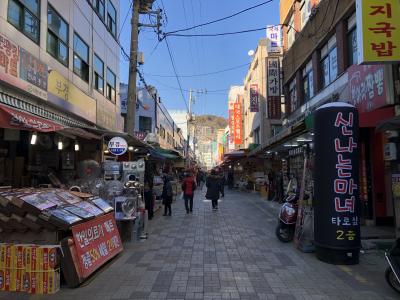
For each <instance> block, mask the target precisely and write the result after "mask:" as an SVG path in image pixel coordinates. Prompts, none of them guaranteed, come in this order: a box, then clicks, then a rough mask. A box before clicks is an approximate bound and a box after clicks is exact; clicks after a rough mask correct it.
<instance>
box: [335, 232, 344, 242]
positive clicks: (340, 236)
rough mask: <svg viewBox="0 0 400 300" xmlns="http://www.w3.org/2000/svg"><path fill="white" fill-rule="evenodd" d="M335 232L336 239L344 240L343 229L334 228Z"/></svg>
mask: <svg viewBox="0 0 400 300" xmlns="http://www.w3.org/2000/svg"><path fill="white" fill-rule="evenodd" d="M336 234H337V236H336V239H337V240H344V237H343V236H344V231H343V230H336Z"/></svg>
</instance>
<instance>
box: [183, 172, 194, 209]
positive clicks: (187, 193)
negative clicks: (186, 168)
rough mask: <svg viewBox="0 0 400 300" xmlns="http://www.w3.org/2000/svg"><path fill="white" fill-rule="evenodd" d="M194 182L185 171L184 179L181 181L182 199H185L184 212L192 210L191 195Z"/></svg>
mask: <svg viewBox="0 0 400 300" xmlns="http://www.w3.org/2000/svg"><path fill="white" fill-rule="evenodd" d="M196 187H197V186H196V182H195V181H194V179H193V177H192V175H191V174H190V173H186V176H185V179H184V180H183V182H182V191H183V199H185V208H186V213H187V214H188V213H192V212H193V195H194V190H195V189H196Z"/></svg>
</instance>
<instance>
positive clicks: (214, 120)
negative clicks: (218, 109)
mask: <svg viewBox="0 0 400 300" xmlns="http://www.w3.org/2000/svg"><path fill="white" fill-rule="evenodd" d="M194 123H195V124H198V125H207V126H210V127H212V128H214V129H222V128H225V127H226V126H227V125H228V120H227V119H225V118H223V117H219V116H214V115H200V116H196V119H195V121H194Z"/></svg>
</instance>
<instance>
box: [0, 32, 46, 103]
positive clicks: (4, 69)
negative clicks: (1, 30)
mask: <svg viewBox="0 0 400 300" xmlns="http://www.w3.org/2000/svg"><path fill="white" fill-rule="evenodd" d="M0 80H2V81H4V82H6V83H8V84H11V85H13V86H15V87H17V88H19V89H21V90H23V91H25V92H28V93H30V94H32V95H35V96H37V97H39V98H41V99H44V100H46V99H47V65H45V64H44V63H42V62H40V60H39V59H37V58H36V57H34V56H33V55H32V54H30V53H29V52H28V51H26V50H25V49H23V48H21V47H19V46H18V45H17V44H15V43H14V42H13V41H11V40H10V39H8V38H7V37H5V36H4V35H1V34H0Z"/></svg>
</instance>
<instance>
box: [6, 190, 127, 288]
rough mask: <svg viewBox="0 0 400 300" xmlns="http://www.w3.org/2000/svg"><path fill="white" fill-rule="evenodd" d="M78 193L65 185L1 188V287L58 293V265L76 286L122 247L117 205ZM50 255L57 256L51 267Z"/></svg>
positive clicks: (69, 283)
mask: <svg viewBox="0 0 400 300" xmlns="http://www.w3.org/2000/svg"><path fill="white" fill-rule="evenodd" d="M77 195H80V196H83V195H82V194H74V192H69V191H65V190H61V189H33V188H26V189H0V240H1V241H3V242H4V244H0V290H5V291H10V292H12V291H15V292H17V291H18V292H28V293H32V294H51V293H55V292H56V291H57V290H58V289H59V286H60V270H61V272H62V274H63V275H64V276H63V277H64V278H65V281H66V283H67V285H68V286H69V287H76V286H78V285H79V284H81V283H82V282H83V281H84V280H85V279H86V278H87V277H88V276H89V275H91V274H92V273H93V272H95V271H96V270H97V269H98V268H100V267H101V266H102V265H103V264H104V263H105V262H107V261H108V260H110V259H111V258H113V257H114V256H116V255H117V254H118V253H120V252H121V251H122V250H123V248H122V242H121V239H120V235H119V232H118V229H117V226H116V223H115V218H114V209H113V207H112V206H110V205H109V203H108V202H107V201H105V200H103V199H101V198H99V197H87V196H88V195H85V197H84V198H80V197H78V196H77ZM48 245H53V246H48ZM21 249H22V250H21ZM46 249H47V250H46ZM57 249H59V250H60V251H58V250H57ZM61 250H62V251H61ZM21 251H22V252H21ZM60 252H62V253H63V255H60ZM21 253H22V254H21ZM3 254H4V257H5V258H4V257H3ZM49 256H51V258H52V261H53V260H54V261H56V262H57V263H53V264H51V265H52V266H53V268H51V269H48V268H49V262H48V261H47V260H48V259H50V258H49ZM3 258H4V260H3ZM2 276H3V277H2ZM21 276H22V277H21ZM4 279H7V280H6V281H4ZM21 280H23V284H22V287H21V286H20V285H21V282H20V281H21ZM5 282H6V283H9V284H7V285H6V284H5Z"/></svg>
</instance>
